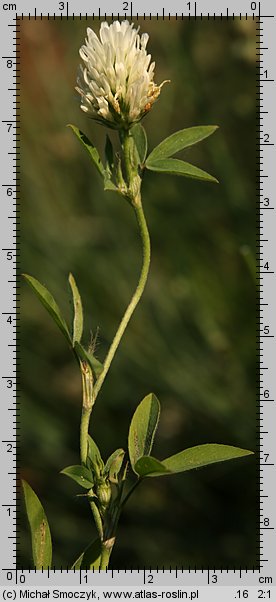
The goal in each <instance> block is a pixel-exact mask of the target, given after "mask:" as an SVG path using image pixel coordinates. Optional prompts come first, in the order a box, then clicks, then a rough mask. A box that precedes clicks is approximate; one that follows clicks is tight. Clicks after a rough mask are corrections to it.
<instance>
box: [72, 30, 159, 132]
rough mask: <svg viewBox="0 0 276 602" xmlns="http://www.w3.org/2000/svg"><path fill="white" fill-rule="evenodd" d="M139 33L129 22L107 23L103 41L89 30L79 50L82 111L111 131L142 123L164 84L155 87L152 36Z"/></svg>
mask: <svg viewBox="0 0 276 602" xmlns="http://www.w3.org/2000/svg"><path fill="white" fill-rule="evenodd" d="M138 31H139V28H138V29H134V27H133V23H132V24H131V25H130V24H129V22H128V21H123V22H122V23H120V22H119V21H114V22H113V23H112V24H111V25H109V24H108V23H106V22H104V23H102V24H101V28H100V35H99V37H100V39H99V38H98V37H97V35H96V34H95V33H94V31H93V30H92V29H90V28H89V27H88V29H87V38H86V40H85V42H86V43H85V45H83V46H82V47H81V48H80V56H81V58H82V60H83V62H84V67H83V66H82V65H80V70H79V75H78V79H77V84H78V85H77V87H76V90H77V92H78V93H79V94H80V95H81V109H82V110H83V111H84V112H85V113H87V114H88V115H89V116H90V117H92V118H94V119H96V120H97V121H101V122H104V123H105V124H106V125H108V126H109V127H113V128H122V127H124V128H128V127H129V126H130V125H131V124H132V123H135V122H136V121H139V120H140V119H142V117H143V116H144V115H145V114H146V113H147V112H148V111H149V110H150V108H151V107H152V105H153V103H154V102H155V101H156V99H157V98H158V96H159V94H160V90H161V87H162V85H163V84H164V83H165V82H163V84H161V85H160V86H157V85H156V84H155V83H154V81H153V77H154V67H155V63H150V61H151V55H150V54H147V51H146V46H147V43H148V39H149V36H148V34H147V33H143V34H142V35H141V36H140V35H139V34H138Z"/></svg>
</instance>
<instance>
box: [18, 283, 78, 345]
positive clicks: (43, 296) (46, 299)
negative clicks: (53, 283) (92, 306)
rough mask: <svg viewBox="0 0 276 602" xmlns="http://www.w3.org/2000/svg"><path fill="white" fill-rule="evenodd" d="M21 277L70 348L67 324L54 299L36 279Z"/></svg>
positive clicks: (70, 342)
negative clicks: (44, 308)
mask: <svg viewBox="0 0 276 602" xmlns="http://www.w3.org/2000/svg"><path fill="white" fill-rule="evenodd" d="M22 275H23V277H24V278H25V280H26V282H27V283H28V284H29V286H30V287H31V288H32V289H33V291H34V292H35V294H36V296H37V297H38V299H39V301H40V302H41V303H42V305H44V307H46V309H47V311H48V312H49V314H50V316H51V317H52V318H53V319H54V321H55V322H56V324H57V325H58V327H59V329H60V330H61V332H62V334H63V335H64V336H65V338H66V340H67V341H68V343H69V344H70V346H71V345H72V340H71V337H70V333H69V330H68V327H67V324H66V322H65V320H64V318H63V316H62V315H61V312H60V309H59V307H58V305H57V303H56V301H55V299H54V297H53V296H52V295H51V293H50V292H49V291H48V290H47V288H45V286H44V285H43V284H41V283H40V282H39V281H38V280H36V278H33V276H29V275H28V274H22Z"/></svg>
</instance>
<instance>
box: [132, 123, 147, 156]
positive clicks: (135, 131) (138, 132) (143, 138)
mask: <svg viewBox="0 0 276 602" xmlns="http://www.w3.org/2000/svg"><path fill="white" fill-rule="evenodd" d="M130 134H131V136H132V137H133V139H134V142H135V146H136V149H137V153H138V157H139V163H140V165H141V164H143V163H144V161H145V158H146V156H147V150H148V142H147V134H146V132H145V129H144V128H143V126H142V125H141V124H140V123H136V124H135V125H134V126H133V127H132V128H131V130H130Z"/></svg>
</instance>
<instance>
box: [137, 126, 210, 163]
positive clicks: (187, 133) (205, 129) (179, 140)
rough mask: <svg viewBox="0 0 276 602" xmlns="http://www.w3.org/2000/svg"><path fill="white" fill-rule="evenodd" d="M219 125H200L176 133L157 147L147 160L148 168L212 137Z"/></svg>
mask: <svg viewBox="0 0 276 602" xmlns="http://www.w3.org/2000/svg"><path fill="white" fill-rule="evenodd" d="M217 128H218V126H217V125H199V126H196V127H192V128H186V129H184V130H180V131H179V132H175V133H174V134H172V135H171V136H169V137H168V138H165V140H163V141H162V142H160V144H158V146H156V147H155V148H154V149H153V151H152V152H151V153H150V155H149V156H148V158H147V161H146V166H148V164H149V163H151V162H152V161H155V160H156V159H165V158H166V157H171V156H172V155H174V154H175V153H178V152H179V151H181V150H183V149H184V148H187V147H189V146H192V145H193V144H197V142H200V141H201V140H204V138H208V136H211V134H213V133H214V132H215V131H216V130H217Z"/></svg>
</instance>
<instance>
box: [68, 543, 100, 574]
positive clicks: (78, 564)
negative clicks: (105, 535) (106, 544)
mask: <svg viewBox="0 0 276 602" xmlns="http://www.w3.org/2000/svg"><path fill="white" fill-rule="evenodd" d="M100 564H101V540H100V538H99V537H98V538H97V539H95V540H94V541H93V542H92V543H90V544H89V546H87V548H85V550H84V552H82V554H81V555H80V556H79V557H78V558H77V560H75V562H74V564H73V566H72V567H71V568H72V569H77V570H78V569H83V570H86V569H88V570H91V569H96V570H97V569H99V568H100Z"/></svg>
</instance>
